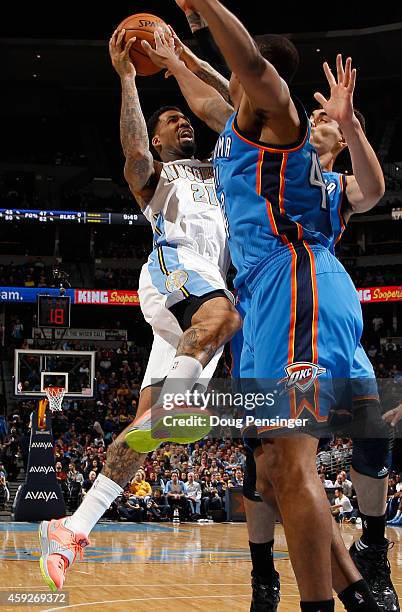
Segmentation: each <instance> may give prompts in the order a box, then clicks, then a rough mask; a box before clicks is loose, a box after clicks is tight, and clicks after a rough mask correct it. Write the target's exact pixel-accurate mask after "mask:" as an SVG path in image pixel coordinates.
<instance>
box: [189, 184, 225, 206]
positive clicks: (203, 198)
mask: <svg viewBox="0 0 402 612" xmlns="http://www.w3.org/2000/svg"><path fill="white" fill-rule="evenodd" d="M191 189H192V191H193V198H194V202H203V203H204V204H212V206H219V204H218V200H217V199H216V195H215V189H214V187H213V185H198V184H197V183H192V185H191Z"/></svg>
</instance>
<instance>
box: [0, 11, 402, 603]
mask: <svg viewBox="0 0 402 612" xmlns="http://www.w3.org/2000/svg"><path fill="white" fill-rule="evenodd" d="M83 4H84V3H82V2H81V3H78V2H72V3H68V4H67V5H63V6H61V5H60V4H56V3H54V4H52V5H51V6H49V7H48V8H47V9H46V10H45V9H44V8H42V6H41V5H38V3H36V4H35V7H34V6H32V5H30V6H29V7H23V8H22V7H20V6H17V5H15V6H10V7H8V8H9V11H10V13H9V17H8V19H7V20H6V19H2V20H1V23H0V51H1V60H0V65H1V70H0V84H1V96H0V105H1V147H0V606H4V609H5V610H18V609H21V610H27V609H31V607H32V606H33V605H34V604H35V606H36V609H38V610H54V609H57V608H60V609H71V610H78V609H79V607H80V608H81V607H83V608H88V609H90V608H91V609H95V608H98V609H102V610H117V609H121V607H122V606H123V607H125V608H127V609H129V610H137V611H145V610H156V609H158V610H159V609H161V608H162V609H164V610H166V611H170V610H172V611H173V610H175V611H177V610H183V611H184V610H200V611H201V610H205V609H206V607H207V606H210V605H213V606H215V607H216V610H218V611H219V612H224V611H226V610H231V611H232V612H235V611H236V612H237V611H239V612H241V611H246V610H248V609H249V606H250V603H249V602H250V597H251V590H250V570H251V562H250V554H249V549H248V535H247V529H246V525H245V522H244V521H245V516H244V508H243V498H242V488H241V487H242V481H243V472H244V466H245V452H244V446H243V444H242V441H241V439H240V438H238V439H233V438H227V439H226V438H221V439H210V438H207V439H205V440H203V441H201V442H200V443H199V444H198V445H197V444H196V445H194V444H193V445H191V446H180V445H167V446H163V447H162V448H160V449H159V450H158V451H156V452H155V453H153V454H150V455H149V457H148V458H147V459H146V461H145V464H144V470H145V471H144V473H143V474H142V475H141V478H140V481H141V482H143V481H144V480H145V481H146V482H147V483H148V484H149V487H145V489H146V490H148V489H149V491H150V495H151V498H150V499H151V500H152V498H153V496H154V493H155V490H156V489H159V490H160V491H161V492H162V495H163V494H164V492H165V487H166V484H167V482H168V481H170V480H171V475H172V471H174V470H177V471H178V472H179V479H180V480H182V481H183V482H184V483H186V481H188V473H189V472H193V473H194V474H195V480H196V481H198V482H199V483H200V485H201V491H202V494H201V504H200V507H199V508H197V512H190V510H189V508H188V507H187V506H185V507H184V510H183V511H182V512H181V513H180V516H179V517H178V516H177V513H176V512H174V511H173V509H172V508H171V506H169V505H167V506H166V508H164V510H163V512H162V514H161V515H159V514H158V513H155V512H152V511H151V510H152V509H151V506H150V505H149V504H142V505H141V504H140V505H139V508H138V509H137V510H138V511H137V512H135V513H130V512H127V507H126V501H127V500H126V499H125V498H124V497H123V498H118V499H117V500H116V502H114V503H113V504H112V506H111V507H110V509H109V510H108V511H107V512H106V514H105V516H104V517H103V518H102V519H101V520H100V522H99V524H98V525H97V527H96V528H95V530H94V532H93V534H92V536H91V543H92V546H91V547H90V548H88V549H87V551H88V552H87V551H86V552H85V557H84V560H82V561H80V562H79V563H77V564H76V565H74V567H73V568H72V569H71V571H70V572H69V574H68V577H67V581H66V585H65V589H64V591H63V593H66V597H67V599H63V600H60V601H58V602H56V600H54V599H53V600H46V599H36V600H34V599H29V598H28V595H29V594H30V595H32V594H40V595H43V594H44V593H46V592H47V587H46V586H45V584H44V583H43V581H42V579H41V574H40V570H39V564H38V559H39V555H40V553H39V547H38V540H37V534H36V532H37V527H38V525H37V523H36V521H38V520H40V519H41V518H44V517H42V516H41V513H42V512H43V511H44V508H45V507H46V505H47V504H52V503H55V506H54V508H55V511H58V509H60V507H61V508H62V509H64V508H65V511H66V512H67V514H71V513H72V512H74V510H75V509H76V508H77V506H78V504H79V503H80V501H81V500H82V498H83V496H84V495H85V493H86V492H87V491H88V490H89V489H90V487H91V485H92V482H93V480H94V478H95V477H96V475H97V474H98V473H99V472H100V471H101V469H102V465H103V463H104V461H105V458H106V451H107V448H108V446H109V445H110V444H111V442H113V440H114V439H115V438H116V436H117V435H118V434H119V433H120V431H122V430H123V429H124V428H125V427H126V426H127V425H128V423H129V422H130V421H131V420H132V419H133V418H134V417H135V415H136V410H137V404H138V398H139V391H140V386H141V381H142V378H143V375H144V372H145V368H146V364H147V359H148V355H149V351H150V347H151V344H152V331H151V328H150V327H149V325H148V324H147V323H146V322H145V320H144V318H143V316H142V314H141V310H140V308H139V301H138V296H137V289H138V279H139V273H140V269H141V266H142V265H143V264H144V262H145V261H146V259H147V257H148V254H149V253H150V251H151V249H152V232H151V229H150V226H149V224H148V222H147V221H146V220H145V218H144V217H143V215H142V213H141V211H140V209H139V207H138V205H137V204H136V201H135V199H134V197H133V196H132V195H131V194H130V191H129V189H128V186H127V184H126V182H125V180H124V176H123V167H124V157H123V153H122V149H121V145H120V139H119V114H120V101H121V98H120V86H119V79H118V77H117V75H116V73H115V71H114V70H113V68H112V65H111V63H110V58H109V54H108V40H109V38H110V36H111V34H112V32H113V30H114V28H115V27H116V26H117V24H119V23H120V22H121V21H122V20H123V19H124V18H125V17H127V16H128V15H130V14H133V13H139V12H148V13H153V14H155V15H158V16H159V17H161V18H163V19H164V20H165V21H166V22H167V23H169V24H171V25H172V26H173V28H174V29H175V31H176V32H177V34H178V35H179V37H180V38H181V39H182V40H183V41H184V42H185V43H186V44H188V45H189V46H190V47H191V48H192V49H194V50H196V44H195V41H194V39H193V38H192V35H191V31H190V29H189V27H188V24H187V21H186V19H185V16H184V14H183V13H182V12H181V10H180V9H179V7H178V6H177V5H176V3H175V2H174V0H164V1H163V2H162V1H159V0H148V1H145V0H138V1H137V2H134V3H128V2H120V3H108V4H106V5H104V6H102V4H100V5H96V6H95V5H94V7H93V12H92V13H88V14H87V15H86V14H84V13H83V11H84V9H85V8H87V10H88V11H89V9H90V7H84V6H83ZM224 4H225V5H226V6H228V7H229V8H230V9H231V10H233V12H235V14H236V15H238V16H239V18H240V19H241V20H242V21H243V23H244V24H245V25H246V27H247V28H248V29H249V31H250V32H251V33H252V34H263V33H266V32H274V33H282V34H287V35H289V37H290V38H291V39H292V41H293V42H294V43H295V45H296V47H297V48H298V51H299V53H300V58H301V62H300V69H299V71H298V73H297V75H296V78H295V81H294V84H293V92H294V93H295V95H297V96H298V97H299V98H300V99H301V100H302V101H303V103H304V105H305V107H306V109H307V112H309V111H310V110H311V109H313V108H314V105H315V102H314V98H313V94H314V92H315V91H323V92H325V91H326V90H327V86H326V82H325V77H324V73H323V71H322V62H323V61H325V60H328V61H329V62H332V65H333V64H334V59H335V56H336V54H337V53H338V52H341V53H342V54H343V56H344V57H346V56H348V55H350V56H351V57H352V58H353V63H354V66H356V68H357V85H356V93H355V106H356V107H357V108H358V109H359V110H361V111H362V113H363V114H364V116H365V119H366V127H367V135H368V138H369V140H370V142H371V144H372V145H373V148H374V150H375V151H376V153H377V155H378V157H379V159H380V162H381V165H382V168H383V171H384V175H385V182H386V193H385V195H384V197H383V198H382V199H381V201H380V202H379V203H378V205H377V206H376V207H375V208H374V209H372V210H371V211H370V212H368V213H364V214H361V215H355V216H353V217H352V219H351V221H350V222H349V224H348V227H347V229H346V231H345V233H344V236H343V238H342V241H341V242H340V243H339V245H338V252H337V256H338V257H339V259H340V260H341V262H342V263H343V265H344V266H345V267H346V269H347V271H348V272H349V274H350V275H351V277H352V279H353V282H354V284H355V285H356V288H357V290H358V292H359V297H360V301H361V304H362V310H363V316H364V324H365V328H364V333H363V345H364V347H365V349H366V351H367V353H368V355H369V358H370V360H371V361H372V363H373V366H374V369H375V373H376V376H377V378H379V379H390V380H392V381H393V383H394V384H395V385H401V384H402V192H401V187H402V98H401V92H402V9H397V8H395V6H396V4H397V3H392V4H391V3H386V4H385V5H383V6H382V5H377V6H376V8H375V9H374V8H372V9H371V8H367V7H364V8H358V6H357V5H355V3H349V4H350V6H347V5H342V6H341V7H336V6H333V7H330V6H328V5H323V4H317V5H314V4H309V5H305V4H304V5H302V6H298V7H290V6H289V8H287V7H285V6H283V7H281V11H279V7H277V12H276V13H271V7H270V6H269V3H266V4H267V5H266V7H265V8H264V4H265V3H263V2H261V1H259V2H258V1H257V0H253V1H252V2H247V3H244V2H243V3H239V2H224ZM352 4H353V5H352ZM387 5H388V6H387ZM263 8H264V10H263V12H261V13H260V10H262V9H263ZM137 84H138V90H139V95H140V100H141V106H142V110H143V112H144V115H145V117H149V116H150V115H151V114H152V113H153V111H154V110H156V109H157V108H158V107H160V106H161V105H162V104H169V105H170V104H174V105H176V104H177V105H179V106H180V107H181V108H183V109H184V110H185V112H188V113H189V116H190V117H191V119H192V121H193V125H194V128H195V132H196V137H197V148H198V152H197V155H198V157H199V158H201V159H202V158H204V157H206V156H208V154H209V153H210V151H211V150H212V149H213V147H214V144H215V140H216V135H215V134H214V133H213V132H212V131H209V130H208V129H207V128H205V127H203V126H202V124H201V123H200V122H199V121H198V120H197V119H196V118H193V116H192V115H191V113H190V111H189V109H188V107H187V106H186V104H185V102H184V101H183V99H182V96H181V94H180V91H179V89H178V87H177V85H176V82H175V80H174V79H173V78H169V79H167V80H166V79H165V78H164V76H163V73H159V74H158V75H156V76H152V77H139V78H138V80H137ZM335 169H336V170H337V171H339V172H345V173H350V172H351V163H350V158H349V156H348V154H347V152H343V153H342V154H341V155H340V156H339V157H338V159H337V166H336V168H335ZM232 277H233V274H232V272H231V273H230V278H232ZM230 278H229V281H230ZM60 287H61V291H60ZM38 295H52V296H55V297H58V296H60V295H61V297H64V296H67V297H70V300H67V302H63V303H62V302H60V301H56V302H53V301H52V300H48V301H46V300H44V301H43V300H42V308H41V309H40V310H39V312H38ZM334 299H336V298H334ZM70 307H71V310H70ZM69 315H71V320H70V322H69V323H70V325H69V326H68V317H69ZM32 349H35V350H41V351H43V352H46V351H49V350H57V351H59V352H60V351H66V350H68V351H84V352H86V353H91V352H93V351H94V352H95V357H94V359H95V362H94V378H95V381H94V389H93V393H92V394H90V393H89V392H88V397H89V396H90V397H91V399H88V397H85V393H86V392H85V391H84V394H83V396H82V397H80V395H79V394H78V393H77V396H76V397H70V398H67V399H66V400H65V401H64V404H63V411H62V412H60V413H57V415H56V416H53V418H52V435H51V436H50V438H48V439H49V440H51V442H52V443H51V446H49V448H45V446H46V441H45V442H44V437H43V436H42V437H41V436H40V435H37V436H36V438H35V440H36V443H37V445H36V446H35V447H34V448H33V447H32V443H33V441H34V436H33V437H32V439H31V429H32V420H33V419H34V420H35V418H36V417H37V416H38V415H37V412H36V410H37V407H38V399H37V398H35V397H30V396H26V397H24V398H22V399H18V397H17V396H16V389H17V386H16V380H15V354H16V353H15V351H16V350H23V351H24V350H32ZM88 359H90V357H88ZM88 364H89V361H88V363H87V362H85V361H84V362H83V363H81V364H79V365H78V366H77V367H79V368H81V370H80V375H83V376H85V374H86V373H87V369H88V368H89V367H90V366H89V365H88ZM70 365H71V368H73V367H75V366H73V365H72V362H71V364H70ZM69 367H70V366H69ZM24 372H25V374H28V376H30V375H31V374H32V373H30V371H29V370H26V371H24ZM25 374H24V375H25ZM32 376H34V375H33V374H32ZM216 376H217V377H219V378H229V377H230V364H229V360H228V357H227V356H226V358H225V359H223V358H222V360H221V361H220V363H219V366H218V370H217V373H216ZM71 380H72V376H71ZM80 380H81V378H80ZM36 382H38V381H36ZM36 382H35V381H34V380H33V379H32V380H30V381H28V382H27V384H28V385H29V384H31V383H32V384H34V383H35V384H36ZM17 383H18V381H17ZM23 383H25V381H23ZM77 384H78V383H77ZM80 384H81V383H80ZM27 388H28V387H27ZM79 389H80V391H81V387H79ZM32 414H33V417H32ZM48 419H50V417H49V416H48ZM401 431H402V429H398V428H397V429H396V433H395V438H394V440H393V450H392V471H391V478H390V484H389V495H388V509H387V512H388V518H389V519H392V518H393V516H395V513H396V511H397V510H398V504H399V497H400V493H402V484H400V483H401V476H402V444H401V440H400V435H401ZM49 435H50V434H49ZM41 444H45V446H40V445H41ZM38 445H39V446H38ZM42 451H43V452H42ZM35 453H37V454H35ZM41 453H42V454H41ZM351 453H352V442H351V440H349V439H348V438H334V439H332V440H330V441H328V440H326V441H325V443H323V444H321V445H320V446H319V452H318V455H317V469H318V471H319V472H320V474H323V475H324V477H323V481H325V487H326V491H327V494H328V498H329V500H330V502H331V503H332V500H333V498H334V490H335V486H338V485H339V486H342V483H343V482H345V477H344V475H343V474H342V473H343V472H344V473H345V474H346V481H347V482H348V483H349V482H350V461H351ZM32 467H34V468H37V469H35V470H33V471H32V469H31V468H32ZM39 468H43V469H42V471H41V470H40V469H39ZM49 472H50V473H51V474H50V473H49ZM53 472H55V474H53ZM93 473H95V476H93ZM400 473H401V474H400ZM217 474H218V475H219V476H218V477H217ZM50 476H52V478H53V477H54V476H55V478H56V480H57V483H56V484H55V486H57V487H60V489H59V488H58V489H57V491H60V490H61V492H62V495H61V496H60V499H58V500H57V504H56V502H55V500H54V499H53V497H52V491H53V489H52V487H48V484H47V483H48V480H47V479H48V478H50ZM133 477H134V474H133ZM28 478H31V479H32V478H33V479H34V481H32V480H31V481H27V479H28ZM35 479H36V480H35ZM38 479H39V480H38ZM27 482H28V485H27ZM32 482H33V485H32V486H33V489H32V490H33V491H34V495H33V498H34V499H33V502H32V503H33V506H32V508H33V507H35V509H34V510H32V515H31V516H30V515H29V511H28V514H27V511H26V508H25V509H23V511H22V512H21V508H20V509H18V496H17V497H16V494H17V491H18V490H20V492H21V491H27V490H29V491H31V489H30V484H32ZM38 482H39V485H38ZM27 486H28V489H27ZM35 487H36V488H35ZM137 490H138V483H137V482H135V481H134V480H133V482H132V483H130V485H129V486H128V487H127V491H129V494H134V493H135V492H136V491H137ZM215 491H217V494H216V495H215ZM35 492H36V493H35ZM344 492H345V494H346V495H347V496H348V497H350V500H351V503H352V505H353V508H354V510H355V511H356V512H355V513H354V519H355V520H354V521H351V522H348V521H343V522H341V524H340V528H341V531H342V535H343V537H344V540H345V542H346V544H347V545H348V546H349V545H350V544H351V543H352V542H353V541H354V540H355V539H356V538H357V537H358V536H359V535H360V533H361V519H360V517H359V512H358V504H357V500H356V495H355V491H354V489H353V482H352V483H351V484H350V486H349V485H345V488H344ZM31 493H32V491H31ZM35 496H36V497H35ZM31 497H32V496H31ZM126 497H127V498H128V496H126ZM211 500H212V501H211ZM297 503H303V491H299V492H298V493H297ZM58 504H59V505H58ZM45 514H46V513H45ZM58 516H61V514H59V515H58ZM178 521H180V522H178ZM401 527H402V519H401ZM401 527H398V526H397V525H396V526H395V527H390V528H388V530H387V537H388V538H389V539H390V540H391V541H393V542H395V546H394V549H393V550H392V552H391V553H390V561H391V566H392V571H393V582H394V585H395V588H396V590H397V591H398V592H399V595H400V596H402V560H401V559H402V556H401V555H402V529H401ZM274 556H275V560H276V567H277V570H278V571H279V572H280V574H281V581H282V587H281V588H282V599H281V604H280V609H282V610H286V611H288V610H289V611H291V610H297V609H298V591H297V586H296V582H295V578H294V574H293V571H292V568H291V565H290V561H289V555H288V550H287V545H286V539H285V536H284V532H283V529H282V526H281V525H278V526H277V534H276V537H275V547H274ZM49 593H50V591H49ZM10 594H11V597H12V598H11V599H10ZM13 594H15V597H14V595H13ZM23 594H25V599H24V598H23ZM33 596H34V595H32V597H33ZM49 601H50V603H48V602H49ZM336 606H339V608H338V607H336V609H337V610H338V609H339V610H341V609H342V607H341V606H340V604H339V603H337V604H336ZM2 609H3V608H2ZM267 609H268V608H267Z"/></svg>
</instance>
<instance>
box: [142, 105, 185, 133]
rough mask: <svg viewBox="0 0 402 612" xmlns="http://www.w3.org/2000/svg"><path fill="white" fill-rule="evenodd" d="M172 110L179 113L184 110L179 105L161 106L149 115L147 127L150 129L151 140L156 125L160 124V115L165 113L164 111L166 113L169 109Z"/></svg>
mask: <svg viewBox="0 0 402 612" xmlns="http://www.w3.org/2000/svg"><path fill="white" fill-rule="evenodd" d="M170 110H172V111H177V112H179V113H181V112H182V110H181V109H180V108H179V107H178V106H161V107H160V108H158V109H157V110H156V111H155V112H154V113H152V115H151V116H150V117H149V119H148V121H147V129H148V135H149V138H150V139H151V140H152V138H153V137H154V136H155V132H156V126H157V125H158V122H159V117H160V116H161V115H163V113H166V112H167V111H170Z"/></svg>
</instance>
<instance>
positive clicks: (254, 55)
mask: <svg viewBox="0 0 402 612" xmlns="http://www.w3.org/2000/svg"><path fill="white" fill-rule="evenodd" d="M187 4H188V5H189V8H192V9H193V10H195V11H197V12H198V13H200V14H201V16H202V17H203V18H204V19H205V20H206V21H207V23H208V26H209V29H210V30H211V33H212V36H213V37H214V39H215V42H216V43H217V45H218V47H219V49H220V51H221V53H222V55H223V57H224V59H225V60H226V62H227V64H228V66H229V68H230V69H231V70H232V72H234V73H235V74H236V76H237V78H238V79H239V80H240V82H241V84H242V86H243V87H244V90H245V92H246V94H247V97H248V99H249V101H250V102H251V104H252V106H253V107H254V108H256V109H258V110H263V111H269V112H271V113H275V111H282V110H283V109H284V108H288V107H289V104H290V94H289V89H288V87H287V85H286V83H285V82H284V81H283V79H281V77H280V76H279V74H278V72H277V71H276V69H275V68H274V66H273V65H272V64H270V63H269V62H268V61H267V60H266V59H264V58H263V57H262V55H261V53H260V52H259V50H258V48H257V46H256V44H255V42H254V40H253V39H252V37H251V36H250V34H249V33H248V32H247V30H246V29H245V27H244V26H243V24H242V23H241V22H240V21H239V20H238V19H237V17H235V16H234V15H233V14H232V13H231V12H230V11H229V10H228V9H226V8H225V7H224V6H223V5H222V4H221V3H220V2H219V1H218V0H188V2H187Z"/></svg>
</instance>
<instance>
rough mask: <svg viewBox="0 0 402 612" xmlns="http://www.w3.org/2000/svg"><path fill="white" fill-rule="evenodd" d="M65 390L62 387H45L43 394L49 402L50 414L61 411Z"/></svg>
mask: <svg viewBox="0 0 402 612" xmlns="http://www.w3.org/2000/svg"><path fill="white" fill-rule="evenodd" d="M65 392H66V390H65V388H64V387H46V389H45V393H46V396H47V399H48V401H49V408H50V410H51V411H52V412H56V411H59V412H60V411H61V405H62V403H63V398H64V394H65Z"/></svg>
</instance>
